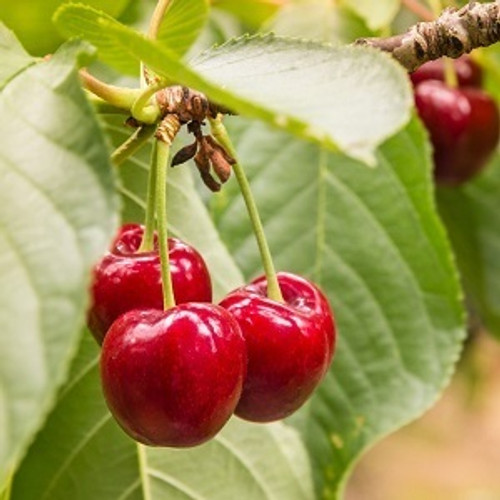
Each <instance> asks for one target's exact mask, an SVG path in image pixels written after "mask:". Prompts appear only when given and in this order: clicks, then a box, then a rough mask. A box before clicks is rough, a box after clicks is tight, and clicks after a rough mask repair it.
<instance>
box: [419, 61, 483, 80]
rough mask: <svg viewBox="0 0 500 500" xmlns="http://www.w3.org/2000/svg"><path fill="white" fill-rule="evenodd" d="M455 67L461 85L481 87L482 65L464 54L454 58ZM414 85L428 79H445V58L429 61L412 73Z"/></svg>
mask: <svg viewBox="0 0 500 500" xmlns="http://www.w3.org/2000/svg"><path fill="white" fill-rule="evenodd" d="M453 67H454V68H455V72H456V75H457V80H458V86H459V87H478V88H479V87H481V84H482V82H483V72H482V70H481V67H480V66H479V65H478V64H477V63H476V62H474V60H473V59H472V58H471V57H470V56H468V55H463V56H461V57H459V58H458V59H454V60H453ZM410 79H411V81H412V83H413V85H417V84H419V83H420V82H423V81H426V80H440V81H442V82H444V81H445V62H444V59H442V58H441V59H436V60H435V61H429V62H427V63H425V64H423V65H422V66H420V68H418V69H417V70H416V71H414V72H413V73H411V74H410Z"/></svg>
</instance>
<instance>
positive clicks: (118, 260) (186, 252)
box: [87, 224, 212, 344]
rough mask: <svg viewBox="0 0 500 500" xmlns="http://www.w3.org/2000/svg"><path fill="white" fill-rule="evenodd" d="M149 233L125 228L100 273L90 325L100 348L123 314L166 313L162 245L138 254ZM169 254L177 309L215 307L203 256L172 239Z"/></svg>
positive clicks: (98, 267)
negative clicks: (184, 305) (189, 305)
mask: <svg viewBox="0 0 500 500" xmlns="http://www.w3.org/2000/svg"><path fill="white" fill-rule="evenodd" d="M143 233H144V227H143V226H139V225H137V224H127V225H125V226H123V227H122V228H121V229H120V231H119V232H118V235H117V236H116V238H115V240H114V242H113V244H112V246H111V249H110V250H109V251H108V252H107V254H106V255H105V256H104V257H103V259H102V260H101V261H100V262H99V263H98V264H97V265H96V266H95V268H94V271H93V283H92V288H91V300H92V303H91V306H90V309H89V312H88V316H87V319H88V325H89V329H90V331H91V332H92V334H93V335H94V337H95V338H96V340H97V342H99V344H101V343H102V340H103V338H104V336H105V335H106V332H107V330H108V328H109V327H110V326H111V324H112V323H113V321H115V320H116V319H117V318H118V317H119V316H120V315H121V314H123V313H125V312H127V311H130V310H132V309H149V308H151V309H159V310H162V309H163V292H162V284H161V264H160V256H159V253H158V249H157V242H155V249H154V250H153V251H150V252H138V250H139V246H140V244H141V241H142V236H143ZM155 240H156V236H155ZM168 249H169V252H168V253H169V258H170V268H171V274H172V284H173V289H174V297H175V301H176V303H177V304H182V303H186V302H211V300H212V284H211V280H210V274H209V272H208V269H207V266H206V264H205V262H204V260H203V258H202V257H201V255H200V254H199V253H198V252H197V251H196V250H195V249H194V248H193V247H191V246H190V245H188V244H186V243H184V242H182V241H180V240H178V239H175V238H169V239H168Z"/></svg>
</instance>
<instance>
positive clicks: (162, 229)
mask: <svg viewBox="0 0 500 500" xmlns="http://www.w3.org/2000/svg"><path fill="white" fill-rule="evenodd" d="M169 154H170V144H167V143H166V142H163V141H156V217H157V218H158V243H159V245H158V246H159V250H160V262H161V281H162V285H163V308H164V309H165V310H167V309H170V308H172V307H174V306H175V298H174V289H173V286H172V276H171V274H170V259H169V256H168V232H167V172H168V159H169Z"/></svg>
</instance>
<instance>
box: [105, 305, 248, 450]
mask: <svg viewBox="0 0 500 500" xmlns="http://www.w3.org/2000/svg"><path fill="white" fill-rule="evenodd" d="M245 371H246V347H245V341H244V340H243V337H242V335H241V331H240V329H239V327H238V324H237V323H236V321H235V320H234V319H233V318H232V317H231V315H230V314H229V313H228V312H227V311H226V310H224V309H223V308H221V307H219V306H216V305H213V304H203V303H196V304H195V303H189V304H181V305H179V306H176V307H174V308H172V309H169V310H167V311H158V310H153V309H150V310H134V311H129V312H127V313H125V314H124V315H122V316H120V318H118V319H117V320H116V321H115V322H114V323H113V325H112V326H111V328H110V329H109V331H108V333H107V335H106V337H105V339H104V343H103V346H102V353H101V379H102V386H103V391H104V396H105V398H106V402H107V404H108V407H109V409H110V411H111V413H112V414H113V416H114V417H115V418H116V420H117V421H118V423H119V424H120V426H121V427H122V428H123V429H124V430H125V432H127V434H129V435H130V436H131V437H133V438H134V439H136V440H137V441H140V442H141V443H144V444H148V445H153V446H173V447H186V446H195V445H198V444H201V443H203V442H204V441H207V440H208V439H210V438H212V437H213V436H214V435H215V434H216V433H217V432H218V431H219V430H220V429H221V428H222V427H223V425H224V424H225V423H226V422H227V420H228V419H229V417H230V416H231V414H232V413H233V411H234V409H235V407H236V404H237V403H238V400H239V398H240V394H241V388H242V383H243V379H244V376H245Z"/></svg>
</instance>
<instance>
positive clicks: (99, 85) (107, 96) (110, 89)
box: [80, 69, 141, 110]
mask: <svg viewBox="0 0 500 500" xmlns="http://www.w3.org/2000/svg"><path fill="white" fill-rule="evenodd" d="M80 79H81V80H82V83H83V85H84V87H85V88H86V89H87V90H89V91H90V92H92V93H93V94H94V95H96V96H97V97H100V98H101V99H103V100H104V101H106V102H107V103H109V104H111V105H112V106H115V107H117V108H121V109H125V110H130V108H131V107H132V105H133V104H134V102H135V101H136V99H137V98H138V97H139V95H140V93H141V91H140V90H139V89H129V88H125V87H116V86H115V85H109V84H107V83H104V82H102V81H101V80H99V79H97V78H96V77H95V76H92V75H91V74H90V73H89V72H88V71H87V70H85V69H82V70H80Z"/></svg>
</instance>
